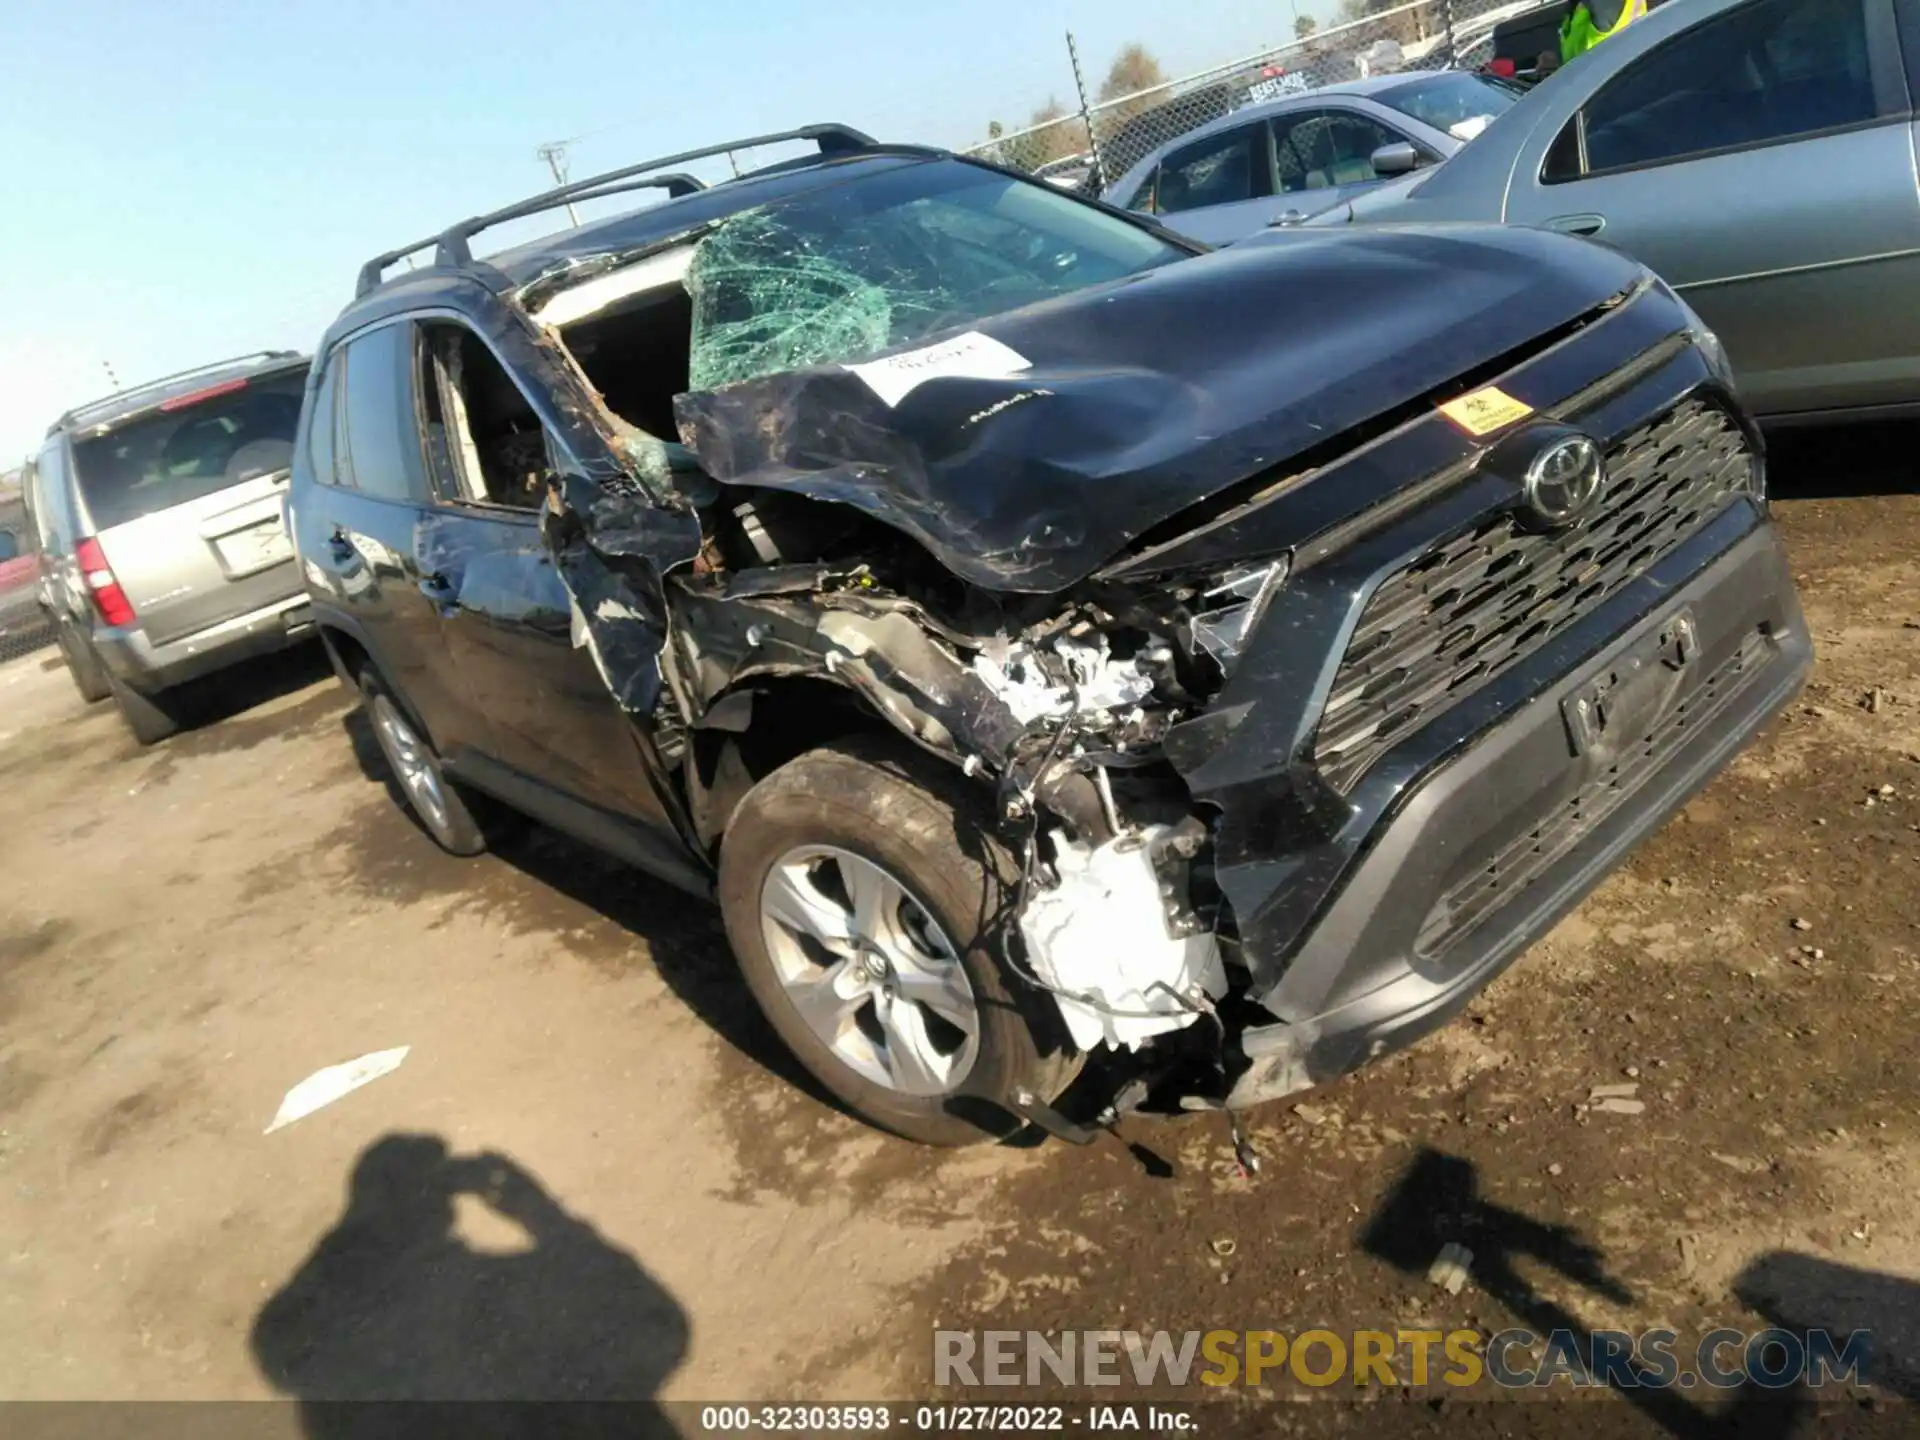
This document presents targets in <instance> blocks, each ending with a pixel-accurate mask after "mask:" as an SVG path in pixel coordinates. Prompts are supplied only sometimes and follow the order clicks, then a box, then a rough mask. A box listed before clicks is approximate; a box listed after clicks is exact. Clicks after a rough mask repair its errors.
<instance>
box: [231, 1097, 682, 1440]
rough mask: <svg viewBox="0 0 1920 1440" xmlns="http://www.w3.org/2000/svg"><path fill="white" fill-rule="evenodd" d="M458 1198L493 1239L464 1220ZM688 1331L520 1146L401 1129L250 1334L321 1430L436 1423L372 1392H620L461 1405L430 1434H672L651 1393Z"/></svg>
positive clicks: (517, 1396)
mask: <svg viewBox="0 0 1920 1440" xmlns="http://www.w3.org/2000/svg"><path fill="white" fill-rule="evenodd" d="M463 1197H464V1198H466V1199H467V1200H468V1202H469V1207H470V1208H472V1209H474V1210H476V1211H478V1212H479V1214H480V1219H481V1220H482V1221H484V1225H483V1226H482V1227H481V1228H482V1229H483V1233H488V1235H489V1243H488V1244H487V1245H486V1246H485V1248H482V1247H481V1246H478V1245H476V1244H475V1243H474V1242H473V1241H472V1240H470V1239H468V1238H466V1237H465V1236H464V1235H463V1234H462V1233H461V1229H462V1226H461V1220H462V1218H463V1216H462V1215H461V1207H460V1206H459V1204H458V1202H459V1201H460V1200H461V1199H462V1198H463ZM476 1223H477V1222H476ZM491 1232H499V1234H500V1236H501V1237H502V1239H501V1241H500V1243H498V1244H495V1243H491V1241H492V1238H493V1237H492V1234H491ZM688 1339H689V1325H688V1320H687V1316H686V1313H685V1312H684V1311H683V1310H682V1308H681V1307H680V1305H679V1304H678V1302H676V1301H675V1300H674V1298H673V1297H672V1296H671V1295H670V1294H668V1293H667V1291H666V1290H665V1289H664V1288H663V1287H662V1286H661V1285H660V1284H659V1283H658V1282H657V1281H655V1280H654V1279H652V1278H651V1277H650V1276H649V1275H648V1274H647V1272H646V1271H645V1270H644V1269H643V1268H642V1267H641V1265H640V1264H639V1262H638V1261H636V1260H635V1259H634V1257H633V1256H631V1255H629V1254H628V1253H626V1252H625V1251H624V1250H621V1249H619V1248H617V1247H616V1246H613V1245H610V1244H608V1243H607V1241H606V1240H605V1239H603V1238H602V1237H601V1236H600V1235H599V1234H598V1233H597V1232H596V1231H595V1230H594V1228H593V1227H592V1226H591V1225H589V1224H588V1223H587V1222H586V1221H584V1220H582V1219H580V1218H579V1217H577V1216H574V1215H571V1214H569V1213H567V1211H566V1210H565V1209H564V1208H562V1206H561V1205H560V1204H559V1203H558V1202H557V1201H556V1200H555V1199H554V1198H553V1197H552V1196H551V1195H549V1194H548V1193H547V1192H546V1190H545V1189H544V1188H542V1186H541V1185H540V1183H539V1182H538V1181H537V1180H535V1179H534V1178H533V1176H531V1175H529V1174H528V1173H527V1172H526V1171H525V1170H523V1169H521V1168H520V1167H519V1166H518V1165H516V1164H515V1163H514V1162H513V1161H512V1160H510V1159H507V1158H506V1157H504V1156H501V1155H493V1154H475V1155H454V1154H451V1153H449V1151H448V1148H447V1145H446V1142H445V1141H443V1140H441V1139H440V1138H439V1137H437V1136H432V1135H406V1134H391V1135H387V1136H384V1137H383V1138H381V1139H380V1140H378V1141H376V1142H375V1143H374V1144H372V1145H371V1146H369V1147H368V1148H367V1149H366V1150H365V1151H363V1152H362V1153H361V1156H360V1159H359V1161H358V1162H357V1163H356V1164H355V1166H354V1170H353V1175H352V1179H351V1181H350V1182H349V1188H348V1193H347V1203H346V1210H345V1212H344V1213H343V1214H342V1215H341V1217H340V1219H339V1221H338V1222H337V1223H336V1224H335V1225H334V1227H333V1229H332V1230H331V1231H329V1232H328V1233H327V1234H326V1235H325V1236H324V1237H323V1238H322V1239H321V1241H320V1243H319V1244H318V1245H316V1246H315V1247H314V1249H313V1252H312V1253H311V1254H310V1255H309V1256H308V1257H307V1259H306V1260H305V1262H304V1263H303V1264H302V1265H301V1266H300V1268H299V1270H298V1271H297V1272H295V1274H294V1275H293V1276H292V1278H291V1279H289V1280H288V1281H287V1282H286V1284H285V1285H283V1286H282V1287H281V1288H280V1290H279V1292H278V1293H277V1294H275V1295H274V1296H273V1297H272V1298H271V1299H269V1300H268V1301H267V1302H266V1304H265V1305H264V1306H263V1307H262V1308H261V1310H260V1312H259V1314H258V1315H257V1316H256V1317H255V1320H254V1323H253V1330H252V1335H251V1341H252V1348H253V1355H254V1358H255V1360H256V1362H257V1363H258V1364H259V1366H260V1369H261V1371H262V1373H264V1374H265V1375H266V1377H267V1378H268V1379H269V1380H270V1381H271V1382H272V1383H273V1384H274V1386H275V1387H276V1388H278V1389H279V1390H281V1391H283V1392H284V1393H286V1394H288V1395H291V1396H293V1397H294V1398H296V1399H297V1400H298V1401H300V1402H301V1406H300V1408H301V1420H302V1423H303V1425H304V1427H305V1430H306V1433H307V1434H308V1436H310V1437H312V1440H348V1437H351V1440H364V1437H370V1436H376V1435H381V1436H383V1435H387V1434H394V1435H399V1434H407V1435H417V1434H420V1433H422V1422H432V1421H433V1420H434V1419H435V1411H434V1410H433V1409H432V1408H431V1407H416V1406H384V1405H369V1404H366V1403H364V1402H368V1401H399V1400H438V1401H454V1402H471V1401H478V1400H492V1401H502V1400H505V1401H520V1402H552V1401H576V1402H577V1401H610V1402H621V1403H619V1404H618V1405H615V1406H612V1407H609V1408H608V1409H606V1410H601V1409H600V1408H599V1407H591V1406H589V1407H575V1406H568V1407H564V1408H562V1407H554V1406H551V1405H546V1404H540V1405H534V1406H530V1407H528V1408H527V1410H526V1411H525V1412H524V1413H522V1414H520V1415H519V1416H517V1417H516V1416H515V1415H514V1414H513V1413H512V1407H507V1409H506V1412H505V1413H502V1412H501V1410H500V1408H499V1407H492V1406H489V1407H486V1408H484V1409H481V1408H478V1407H473V1408H461V1409H454V1410H450V1411H449V1412H448V1413H446V1414H443V1415H441V1416H440V1418H441V1419H443V1420H446V1421H447V1422H449V1423H448V1424H446V1425H445V1426H442V1425H438V1424H433V1423H428V1424H427V1425H426V1429H428V1430H430V1431H432V1432H433V1433H465V1434H488V1435H491V1434H498V1433H503V1429H504V1431H505V1432H506V1433H516V1434H520V1433H524V1434H554V1433H561V1434H576V1433H581V1430H580V1428H579V1427H580V1424H581V1423H582V1422H586V1421H589V1420H593V1419H595V1417H596V1416H597V1418H598V1421H599V1423H598V1424H596V1425H595V1426H594V1429H596V1430H604V1431H605V1433H609V1434H611V1433H616V1432H617V1433H621V1434H634V1435H643V1436H645V1435H655V1434H661V1435H669V1434H673V1433H675V1431H674V1428H673V1427H672V1426H671V1424H669V1423H668V1421H667V1420H666V1418H665V1417H664V1416H663V1415H662V1414H661V1413H660V1411H659V1409H658V1407H657V1405H656V1404H654V1403H653V1400H654V1397H655V1396H656V1395H657V1394H658V1392H659V1389H660V1386H661V1385H662V1383H663V1382H664V1381H665V1380H666V1379H667V1377H668V1376H669V1375H671V1374H672V1373H673V1371H674V1370H675V1369H676V1368H677V1367H678V1366H679V1364H680V1362H681V1360H682V1359H683V1358H684V1357H685V1355H686V1353H687V1345H688ZM516 1418H517V1419H518V1420H519V1421H521V1422H523V1423H518V1424H506V1425H504V1427H503V1423H502V1422H510V1421H514V1420H515V1419H516ZM456 1421H457V1422H458V1424H457V1426H456V1425H455V1424H454V1423H453V1422H456ZM616 1422H617V1423H616Z"/></svg>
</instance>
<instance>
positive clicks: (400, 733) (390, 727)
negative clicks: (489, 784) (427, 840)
mask: <svg viewBox="0 0 1920 1440" xmlns="http://www.w3.org/2000/svg"><path fill="white" fill-rule="evenodd" d="M360 703H361V704H363V705H364V706H366V710H367V720H368V722H369V723H370V724H371V725H372V726H373V738H374V739H375V740H376V741H377V742H378V743H379V746H380V753H381V755H383V756H384V757H385V758H386V762H387V769H388V770H390V771H392V772H393V779H394V783H395V784H396V785H398V786H399V787H400V795H401V798H402V799H404V800H405V802H406V806H407V809H408V811H409V812H410V813H411V814H412V816H413V818H414V819H415V820H417V821H419V822H420V828H421V829H423V830H425V831H426V832H427V834H428V835H430V836H432V837H433V840H434V843H435V844H437V845H439V846H440V848H441V849H443V850H446V851H449V852H450V853H452V854H455V855H478V854H480V853H481V852H482V851H484V850H485V849H486V848H487V832H486V830H485V829H484V828H483V827H482V825H481V822H480V818H479V817H478V816H477V815H475V814H474V811H473V809H472V808H470V806H469V797H468V796H467V795H465V794H464V793H463V792H462V791H461V790H460V789H459V788H458V787H457V786H455V785H454V784H453V783H452V782H451V781H449V780H448V779H447V777H446V776H445V775H444V774H443V773H442V772H441V769H440V757H439V756H438V755H436V754H434V752H433V746H432V745H430V744H428V743H427V739H426V737H425V736H424V735H422V734H421V733H420V731H419V730H418V729H417V728H416V727H415V725H414V722H413V717H412V716H411V715H409V714H408V713H407V711H406V710H405V709H403V708H402V707H401V705H400V703H399V701H397V700H395V699H394V698H393V694H392V692H391V691H389V690H388V689H387V687H386V683H385V682H384V681H383V680H381V678H380V676H379V673H378V672H377V671H375V670H374V668H373V667H372V666H371V665H368V666H366V667H364V668H363V669H362V670H361V671H360ZM475 798H477V797H475Z"/></svg>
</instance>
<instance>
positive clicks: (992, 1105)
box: [720, 746, 1080, 1145]
mask: <svg viewBox="0 0 1920 1440" xmlns="http://www.w3.org/2000/svg"><path fill="white" fill-rule="evenodd" d="M955 780H957V777H947V776H944V775H938V774H935V773H933V772H932V771H931V767H926V769H925V772H924V773H923V771H922V770H921V769H919V768H914V769H909V768H908V767H907V766H905V765H902V764H901V763H899V762H898V761H896V760H894V759H892V758H891V757H890V756H887V755H885V754H884V753H882V752H880V751H877V750H874V749H872V748H869V747H859V746H852V747H827V748H824V749H820V750H814V751H809V752H808V753H807V754H804V755H802V756H800V757H799V758H798V759H796V760H793V761H791V762H790V763H788V764H787V765H784V766H782V767H781V768H780V769H778V770H776V771H774V772H773V773H772V774H771V775H769V776H767V777H766V778H765V779H763V780H762V781H761V782H760V783H759V784H758V785H756V786H755V787H754V788H753V789H752V790H751V791H749V792H748V794H747V796H746V798H745V799H743V800H742V801H741V802H740V807H739V809H738V810H736V811H735V812H734V814H733V817H732V819H731V820H730V822H729V824H728V826H727V833H726V838H725V840H724V842H723V843H722V846H721V852H720V907H721V912H722V916H723V918H724V920H725V922H726V927H727V936H728V939H729V940H730V941H731V943H732V946H733V951H734V954H735V955H736V956H737V957H738V958H739V962H740V968H741V972H742V974H743V975H744V977H745V979H746V982H747V986H748V988H749V989H750V990H752V991H753V994H754V998H755V999H756V1000H757V1001H758V1002H759V1004H760V1008H761V1009H762V1010H763V1011H764V1012H765V1014H766V1016H767V1019H768V1021H769V1022H770V1023H771V1024H772V1025H773V1027H774V1029H775V1030H777V1031H778V1032H779V1033H780V1037H781V1038H782V1039H783V1040H784V1041H785V1042H786V1043H787V1045H788V1047H789V1048H790V1049H791V1050H792V1051H793V1053H794V1055H795V1056H796V1057H797V1058H798V1059H799V1060H800V1062H801V1063H802V1064H803V1065H805V1066H806V1067H807V1069H808V1070H809V1071H810V1072H812V1074H813V1075H814V1076H815V1078H816V1079H818V1080H819V1081H820V1083H821V1084H822V1085H824V1086H825V1087H826V1088H827V1089H828V1090H830V1091H832V1092H833V1094H834V1095H836V1096H837V1097H839V1099H840V1100H842V1101H843V1102H844V1103H845V1104H846V1105H847V1106H848V1108H850V1109H852V1110H854V1111H856V1112H857V1113H858V1114H860V1115H861V1116H862V1117H864V1118H865V1119H867V1120H869V1121H871V1122H872V1123H873V1124H875V1125H878V1126H880V1127H881V1128H883V1129H886V1130H891V1131H893V1132H894V1133H895V1134H898V1135H902V1136H905V1137H906V1138H908V1139H911V1140H918V1141H922V1142H924V1143H927V1144H931V1145H965V1144H970V1143H973V1142H975V1141H981V1140H987V1139H993V1138H997V1137H1002V1136H1005V1135H1008V1134H1011V1133H1012V1132H1014V1131H1015V1130H1018V1129H1019V1128H1020V1126H1021V1122H1020V1121H1019V1119H1018V1118H1017V1117H1016V1116H1015V1115H1013V1114H1012V1113H1011V1111H1010V1110H1009V1109H1008V1108H1007V1102H1008V1101H1009V1100H1010V1098H1011V1097H1012V1096H1013V1095H1014V1094H1015V1093H1017V1092H1019V1091H1027V1092H1029V1093H1030V1094H1032V1095H1034V1096H1037V1097H1038V1098H1040V1099H1043V1100H1051V1099H1053V1098H1054V1097H1055V1096H1057V1095H1058V1094H1059V1093H1060V1092H1061V1091H1062V1090H1064V1089H1065V1088H1066V1086H1067V1084H1068V1082H1069V1081H1071V1080H1072V1078H1073V1076H1074V1074H1075V1073H1076V1072H1077V1071H1078V1069H1079V1065H1080V1056H1079V1055H1078V1054H1077V1053H1076V1052H1075V1051H1073V1050H1072V1049H1071V1047H1070V1046H1069V1045H1068V1043H1067V1041H1066V1037H1065V1034H1064V1031H1063V1029H1062V1027H1061V1026H1060V1025H1059V1023H1058V1016H1057V1013H1053V1011H1052V1006H1051V1002H1049V1001H1047V1000H1046V999H1045V997H1044V996H1037V995H1035V994H1034V993H1033V992H1032V991H1031V990H1029V989H1028V988H1027V987H1025V986H1023V985H1021V984H1020V983H1019V982H1018V981H1017V980H1015V979H1013V978H1012V977H1010V976H1008V975H1007V974H1006V973H1005V970H1004V964H1003V961H1002V960H1001V958H1000V954H999V946H1000V937H999V927H1000V921H1001V911H1002V908H1003V882H1002V878H1001V874H1000V865H999V864H998V863H997V862H996V860H995V855H994V851H993V849H992V846H991V842H990V841H989V840H988V838H987V836H988V830H987V826H986V823H985V815H984V810H985V807H984V805H983V804H982V803H981V801H982V800H983V799H984V797H983V796H978V795H975V794H974V793H972V791H971V790H970V789H968V788H967V787H965V785H964V782H959V783H953V782H954V781H955Z"/></svg>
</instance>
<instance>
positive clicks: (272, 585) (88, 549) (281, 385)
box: [26, 350, 313, 745]
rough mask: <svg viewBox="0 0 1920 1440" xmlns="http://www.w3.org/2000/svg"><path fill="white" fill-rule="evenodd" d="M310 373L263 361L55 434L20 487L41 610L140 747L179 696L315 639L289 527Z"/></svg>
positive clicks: (76, 415)
mask: <svg viewBox="0 0 1920 1440" xmlns="http://www.w3.org/2000/svg"><path fill="white" fill-rule="evenodd" d="M307 369H308V361H307V359H306V357H305V356H303V355H299V354H296V353H295V352H293V351H290V350H275V351H266V352H263V353H260V354H257V355H250V356H245V357H242V358H240V359H236V360H224V361H220V362H218V363H217V364H214V365H208V366H202V367H200V368H199V369H196V370H191V371H187V372H184V373H182V374H179V375H172V376H168V377H167V378H165V379H162V380H156V381H153V382H152V383H150V384H147V385H142V386H139V387H137V388H135V389H132V390H123V391H121V392H120V393H118V394H116V395H113V396H110V397H108V398H107V399H104V400H98V401H95V402H94V403H92V404H90V405H84V406H81V407H80V408H79V409H76V410H71V411H69V412H67V414H65V415H63V416H61V417H60V419H59V420H57V421H56V422H54V424H53V426H52V428H51V429H49V430H48V432H47V442H46V445H45V446H44V447H43V448H42V449H41V451H40V454H39V456H38V458H37V460H36V462H35V464H34V465H33V466H32V467H31V469H30V470H29V478H28V484H27V490H26V496H27V506H28V510H29V512H30V513H31V515H32V517H33V522H34V524H33V532H34V539H35V542H36V544H37V545H38V548H39V550H40V553H41V556H42V561H43V563H42V566H41V582H40V586H41V588H40V603H41V605H42V606H43V607H44V608H45V609H46V611H47V615H48V619H49V621H50V622H51V623H52V625H53V627H54V636H55V639H56V641H57V642H58V643H59V646H60V651H61V654H62V655H63V656H64V657H65V659H66V663H67V668H68V670H69V671H70V672H71V673H72V675H73V680H74V684H75V685H77V686H78V687H79V689H80V693H81V695H83V696H84V697H85V698H86V699H88V700H89V701H94V700H104V699H106V698H108V697H109V696H111V697H112V698H113V700H114V703H115V704H116V705H117V706H118V707H119V710H120V714H121V716H122V718H123V719H125V721H126V722H127V728H128V729H130V730H131V731H132V732H133V735H134V738H135V739H136V740H138V741H139V742H140V743H141V744H143V745H151V744H153V743H154V742H155V741H157V740H162V739H164V738H166V737H167V736H168V735H171V734H172V733H173V732H174V731H175V730H176V729H178V728H179V725H180V706H179V699H178V695H177V694H176V693H175V692H176V691H177V689H178V687H179V686H181V685H182V684H184V683H185V682H187V681H189V680H194V679H197V678H199V677H200V676H203V675H206V674H208V673H209V672H211V671H214V670H218V669H221V668H223V667H225V666H227V665H230V664H232V663H234V662H235V661H238V660H242V659H246V658H248V657H250V656H254V655H259V654H263V653H266V652H268V651H272V650H278V649H282V648H284V647H285V646H287V645H289V644H292V643H295V642H297V641H299V640H302V639H305V638H307V637H309V636H310V635H311V634H312V633H313V626H312V621H311V618H310V612H309V611H308V608H307V601H306V592H305V590H304V588H303V586H302V582H301V578H300V572H299V568H298V567H297V566H296V565H295V564H294V563H293V550H292V547H291V546H290V545H289V544H288V541H287V532H286V524H285V521H284V519H283V518H282V514H281V506H282V499H283V497H284V495H285V492H286V486H287V476H288V467H289V466H290V465H291V463H292V459H293V437H294V432H295V430H296V429H297V427H298V425H299V422H300V400H301V396H302V393H303V391H304V390H305V387H306V380H307Z"/></svg>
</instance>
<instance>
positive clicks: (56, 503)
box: [27, 440, 67, 555]
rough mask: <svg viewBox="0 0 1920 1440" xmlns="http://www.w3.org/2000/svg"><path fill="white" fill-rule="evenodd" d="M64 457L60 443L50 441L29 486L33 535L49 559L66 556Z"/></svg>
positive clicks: (42, 452) (29, 505) (41, 453)
mask: <svg viewBox="0 0 1920 1440" xmlns="http://www.w3.org/2000/svg"><path fill="white" fill-rule="evenodd" d="M66 490H67V457H66V451H65V448H64V447H63V446H62V444H61V442H60V441H59V440H52V441H49V442H48V444H47V448H46V449H44V450H42V451H41V452H40V459H39V460H38V462H36V463H35V465H34V467H33V476H32V479H31V480H30V481H29V484H28V493H29V495H30V496H31V497H32V498H31V499H29V501H28V502H27V509H28V510H29V511H31V512H32V514H33V526H34V533H35V534H37V535H38V536H39V537H40V549H41V550H42V551H43V552H44V553H46V554H48V555H60V554H64V553H65V552H66V548H67V535H66V531H65V526H64V518H65V516H66V513H67V494H66Z"/></svg>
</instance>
